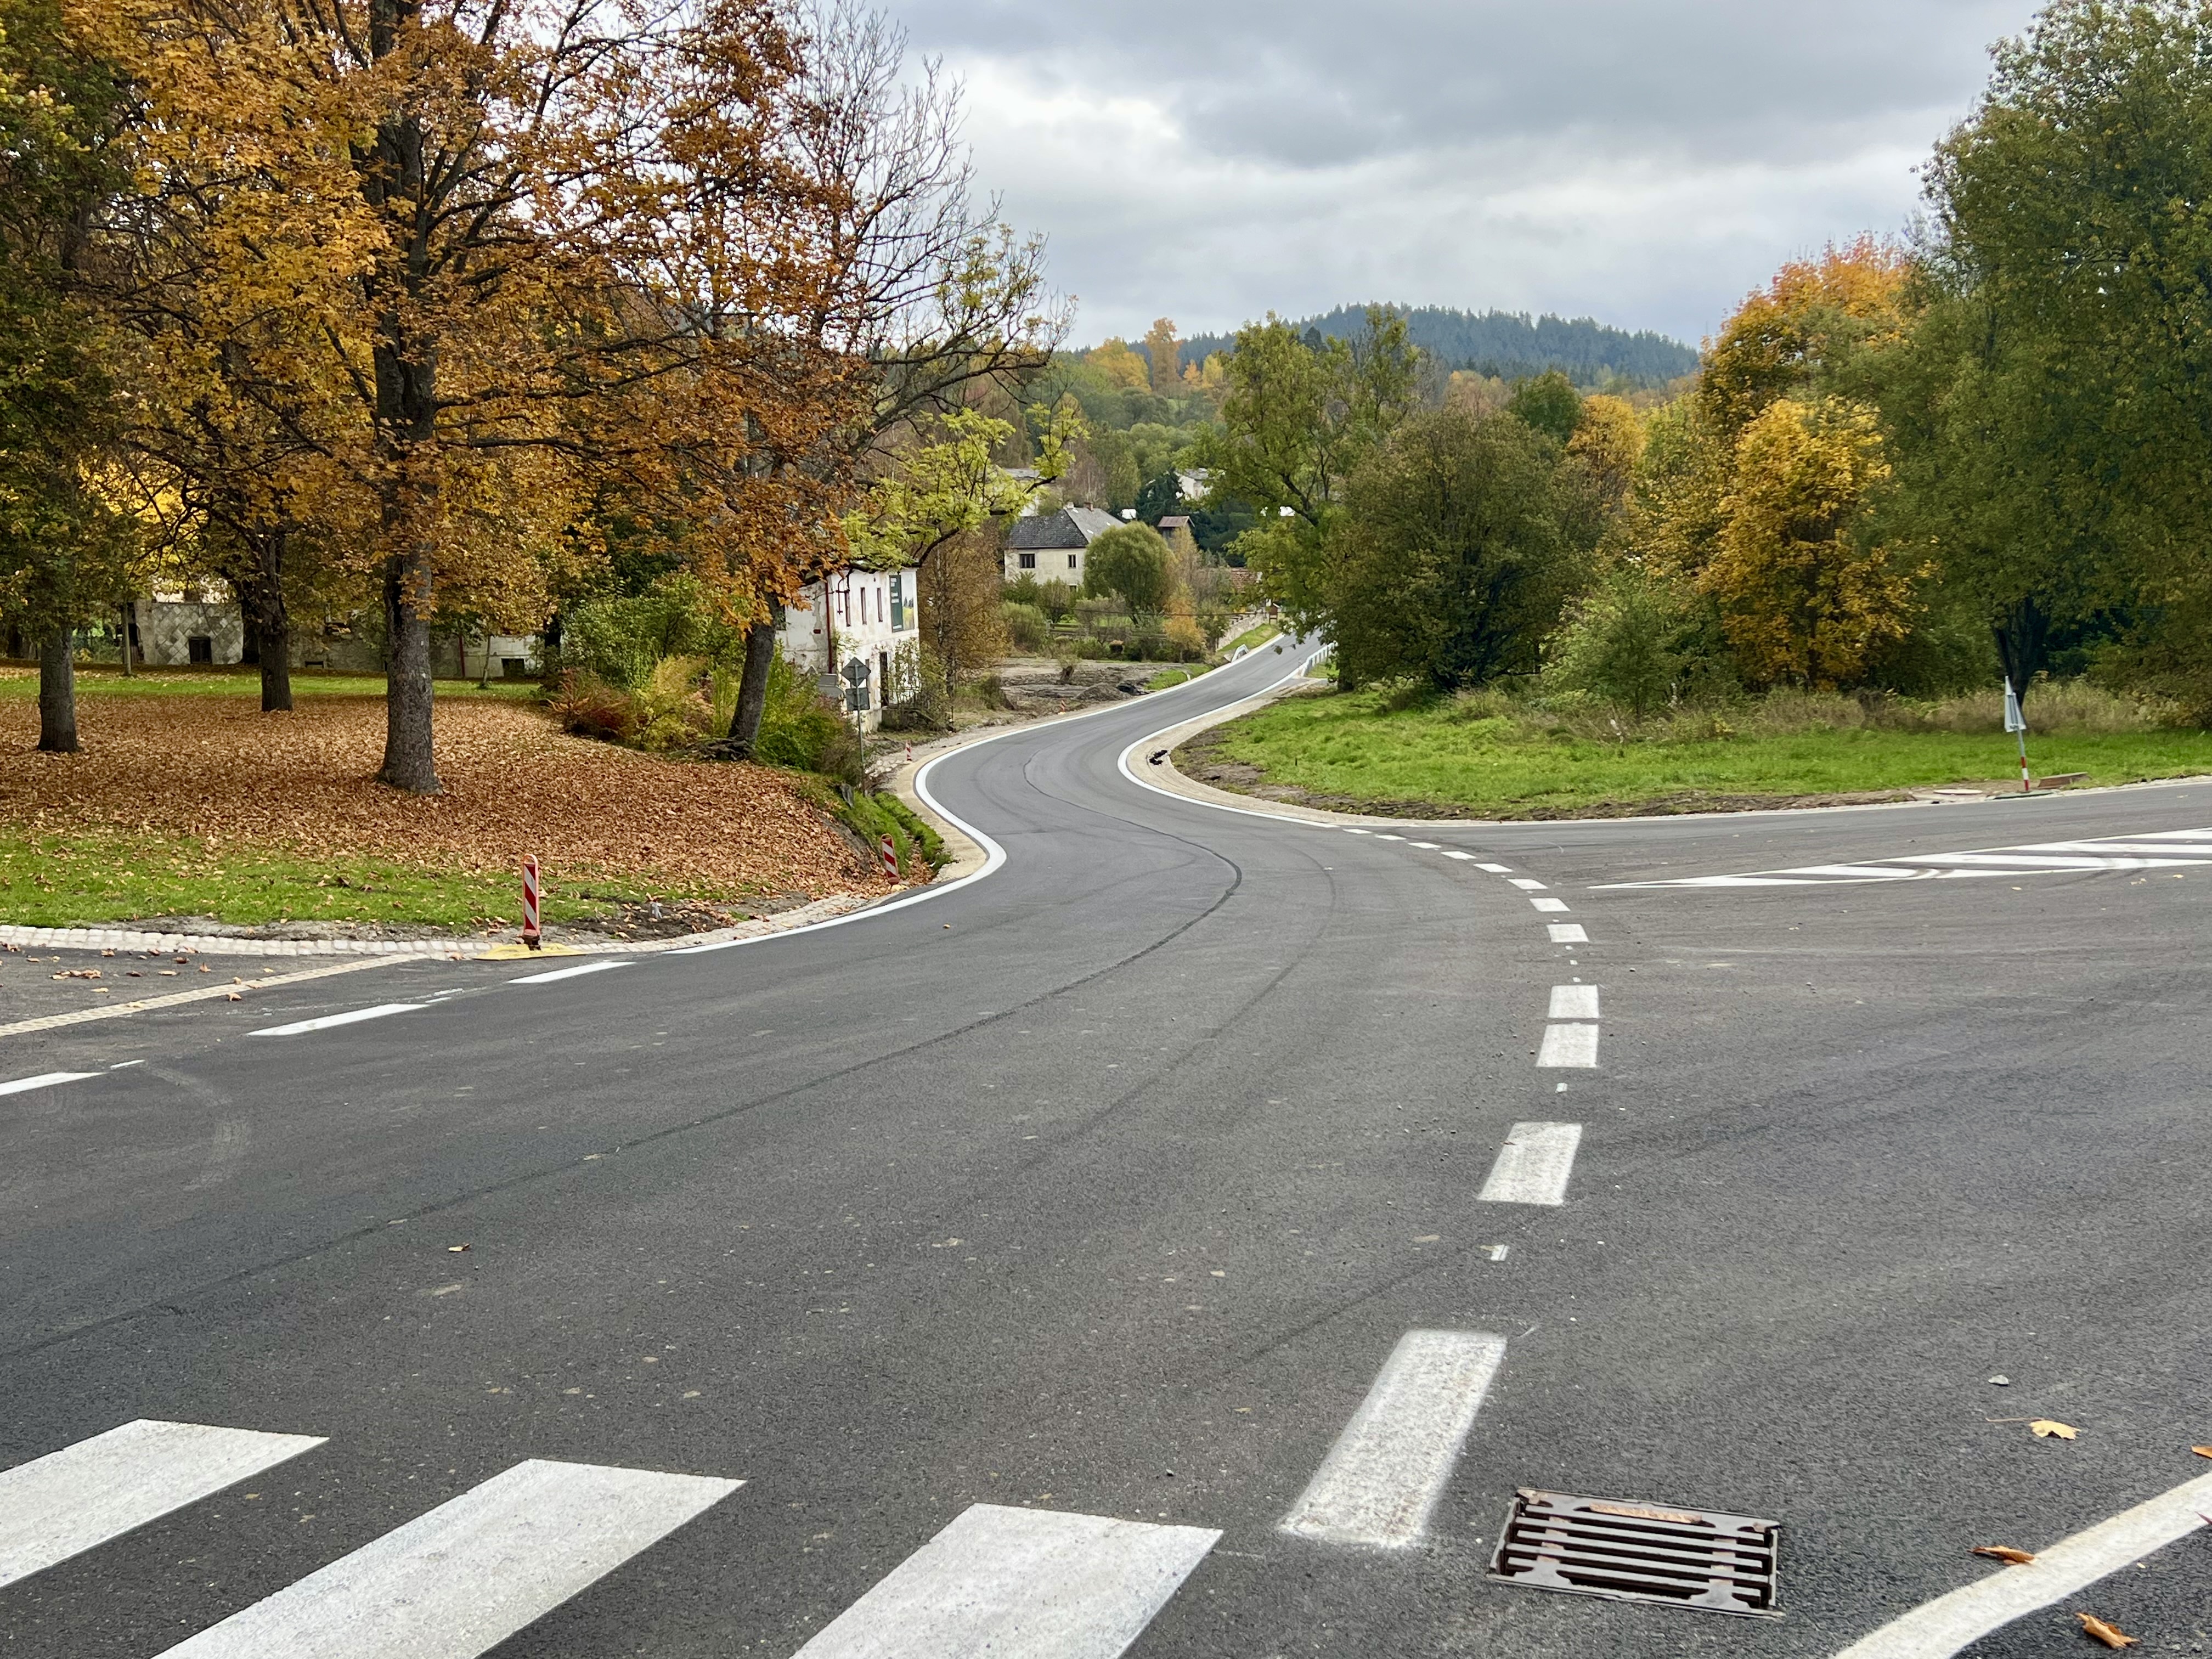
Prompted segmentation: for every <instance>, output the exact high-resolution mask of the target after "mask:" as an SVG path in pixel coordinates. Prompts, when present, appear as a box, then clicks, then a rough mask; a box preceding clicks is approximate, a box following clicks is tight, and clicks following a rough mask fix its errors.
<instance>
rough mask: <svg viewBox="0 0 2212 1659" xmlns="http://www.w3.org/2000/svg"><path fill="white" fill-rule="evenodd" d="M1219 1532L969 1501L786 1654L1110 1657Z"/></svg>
mask: <svg viewBox="0 0 2212 1659" xmlns="http://www.w3.org/2000/svg"><path fill="white" fill-rule="evenodd" d="M1220 1537H1221V1534H1219V1533H1218V1532H1216V1531H1214V1530H1212V1528H1205V1527H1162V1526H1154V1525H1152V1523H1150V1522H1143V1521H1115V1520H1111V1519H1109V1518H1108V1517H1106V1516H1097V1515H1066V1514H1061V1513H1058V1512H1055V1511H1054V1510H1017V1509H1007V1508H1004V1507H1002V1506H1000V1505H998V1504H974V1505H972V1506H971V1507H969V1508H968V1509H966V1510H962V1511H961V1513H960V1515H959V1516H958V1517H957V1519H955V1520H954V1521H953V1522H952V1524H951V1525H950V1526H948V1527H947V1528H945V1530H944V1531H942V1532H940V1533H939V1534H937V1536H936V1537H934V1538H933V1539H931V1540H930V1541H929V1542H927V1544H925V1545H923V1546H922V1547H921V1548H920V1549H918V1550H916V1551H915V1553H913V1554H912V1555H910V1556H908V1557H907V1559H905V1560H903V1561H902V1562H900V1563H899V1565H897V1566H896V1567H894V1568H893V1569H892V1570H891V1571H890V1574H889V1576H888V1577H885V1578H884V1579H883V1580H882V1581H881V1582H880V1583H878V1584H877V1585H876V1587H875V1588H874V1589H871V1590H870V1591H869V1592H868V1593H867V1594H866V1595H863V1596H862V1597H861V1598H860V1600H859V1601H855V1602H854V1604H853V1605H852V1606H851V1607H848V1608H846V1609H845V1611H844V1612H843V1613H840V1614H838V1616H837V1617H836V1619H835V1620H831V1621H830V1623H829V1625H828V1626H825V1627H824V1628H823V1631H822V1632H821V1633H820V1634H819V1635H817V1637H815V1638H814V1639H813V1640H812V1641H811V1642H809V1643H808V1644H806V1645H805V1647H803V1648H801V1649H799V1654H798V1656H797V1659H975V1656H981V1655H985V1654H987V1655H989V1656H990V1659H1120V1656H1121V1654H1122V1653H1124V1652H1126V1651H1127V1650H1128V1647H1129V1644H1131V1643H1132V1642H1134V1641H1135V1640H1136V1639H1137V1638H1138V1637H1139V1636H1140V1635H1142V1634H1143V1633H1144V1630H1145V1626H1147V1625H1149V1624H1151V1623H1152V1620H1153V1619H1155V1618H1156V1617H1158V1613H1159V1611H1160V1609H1161V1608H1162V1607H1165V1606H1166V1605H1167V1604H1168V1601H1169V1600H1170V1598H1171V1597H1172V1596H1173V1595H1175V1593H1176V1589H1178V1588H1180V1587H1181V1585H1182V1581H1183V1580H1184V1579H1186V1578H1188V1577H1189V1576H1190V1574H1191V1571H1192V1569H1194V1567H1196V1566H1197V1565H1198V1564H1199V1563H1200V1561H1202V1560H1204V1559H1206V1552H1207V1551H1209V1550H1211V1549H1212V1547H1213V1546H1214V1544H1215V1543H1216V1542H1217V1541H1218V1540H1219V1538H1220Z"/></svg>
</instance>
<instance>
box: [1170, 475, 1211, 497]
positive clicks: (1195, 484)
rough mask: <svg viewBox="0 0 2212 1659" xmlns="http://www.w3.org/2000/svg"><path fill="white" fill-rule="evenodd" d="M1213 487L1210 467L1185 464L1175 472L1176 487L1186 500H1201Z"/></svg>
mask: <svg viewBox="0 0 2212 1659" xmlns="http://www.w3.org/2000/svg"><path fill="white" fill-rule="evenodd" d="M1212 488H1213V470H1212V468H1211V467H1204V466H1187V467H1183V468H1182V469H1180V470H1178V471H1177V472H1176V490H1177V491H1178V492H1179V493H1180V494H1181V495H1182V498H1183V500H1185V501H1204V500H1205V499H1206V494H1207V492H1208V491H1210V490H1211V489H1212Z"/></svg>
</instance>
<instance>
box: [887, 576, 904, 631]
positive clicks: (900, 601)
mask: <svg viewBox="0 0 2212 1659" xmlns="http://www.w3.org/2000/svg"><path fill="white" fill-rule="evenodd" d="M905 629H906V572H904V571H903V570H895V571H893V572H892V573H891V632H892V633H894V634H899V633H903V632H904V631H905Z"/></svg>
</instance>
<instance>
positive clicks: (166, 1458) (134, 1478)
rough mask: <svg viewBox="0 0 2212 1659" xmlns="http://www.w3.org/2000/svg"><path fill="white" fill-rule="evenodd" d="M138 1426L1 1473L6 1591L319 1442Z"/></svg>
mask: <svg viewBox="0 0 2212 1659" xmlns="http://www.w3.org/2000/svg"><path fill="white" fill-rule="evenodd" d="M321 1444H322V1441H321V1440H320V1439H319V1438H318V1437H315V1436H313V1435H305V1434H262V1433H259V1432H258V1431H254V1430H252V1429H219V1428H211V1427H210V1426H208V1425H205V1424H201V1423H162V1422H157V1421H154V1420H152V1419H143V1418H142V1419H139V1420H138V1421H137V1422H134V1423H125V1424H124V1425H122V1426H121V1427H119V1428H113V1429H110V1430H108V1431H107V1432H106V1433H105V1434H96V1435H94V1436H93V1437H92V1438H91V1439H89V1440H80V1441H78V1442H77V1443H76V1444H75V1445H73V1446H64V1448H62V1449H61V1450H59V1451H58V1452H49V1453H48V1454H47V1455H46V1456H44V1457H40V1458H34V1459H33V1460H32V1461H31V1462H28V1463H22V1464H19V1465H17V1466H16V1467H15V1468H12V1469H8V1470H4V1471H0V1584H11V1583H15V1580H17V1579H18V1578H27V1577H29V1576H30V1575H31V1574H33V1573H34V1572H38V1571H42V1570H43V1569H45V1568H47V1567H51V1566H52V1565H54V1563H55V1562H57V1561H66V1560H68V1559H69V1558H70V1557H71V1556H72V1555H80V1554H82V1553H84V1552H85V1551H86V1550H88V1549H91V1548H94V1547H95V1546H97V1545H100V1544H104V1543H106V1542H107V1541H108V1540H109V1539H111V1538H119V1537H121V1536H122V1535H123V1534H125V1533H126V1532H129V1531H131V1529H132V1528H137V1527H143V1526H144V1525H145V1524H146V1523H147V1522H149V1521H156V1520H159V1519H160V1518H161V1516H165V1515H167V1514H168V1513H170V1511H172V1510H180V1509H182V1508H184V1507H185V1504H197V1502H199V1500H200V1499H201V1498H206V1497H209V1496H210V1495H212V1494H213V1493H216V1492H221V1491H222V1489H223V1488H224V1487H225V1486H231V1485H233V1484H234V1483H235V1482H237V1481H240V1480H245V1479H246V1477H247V1476H249V1475H254V1474H260V1473H261V1471H262V1470H264V1469H266V1468H273V1467H275V1466H276V1464H279V1463H282V1462H285V1461H287V1460H288V1459H289V1458H294V1457H297V1456H298V1455H300V1454H301V1452H304V1451H312V1450H313V1449H314V1448H316V1447H317V1446H319V1445H321Z"/></svg>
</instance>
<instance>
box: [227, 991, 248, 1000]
mask: <svg viewBox="0 0 2212 1659" xmlns="http://www.w3.org/2000/svg"><path fill="white" fill-rule="evenodd" d="M230 1000H231V1001H233V1002H243V1001H245V1000H246V999H245V998H244V997H242V996H240V995H239V994H238V993H237V992H235V991H233V992H232V993H231V994H230Z"/></svg>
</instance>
